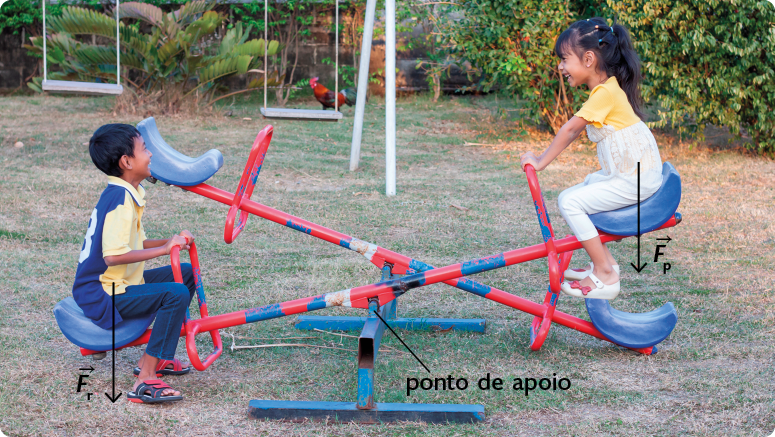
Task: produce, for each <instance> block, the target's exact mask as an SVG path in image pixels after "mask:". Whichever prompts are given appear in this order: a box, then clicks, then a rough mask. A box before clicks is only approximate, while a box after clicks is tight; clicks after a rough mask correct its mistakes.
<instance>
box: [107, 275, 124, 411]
mask: <svg viewBox="0 0 775 437" xmlns="http://www.w3.org/2000/svg"><path fill="white" fill-rule="evenodd" d="M111 355H112V356H113V395H109V394H107V393H105V396H106V397H107V398H108V399H110V402H112V403H114V404H115V403H116V401H117V400H118V398H120V397H121V395H122V393H119V394H118V396H116V283H115V282H114V283H113V350H112V353H111Z"/></svg>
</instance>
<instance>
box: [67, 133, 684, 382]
mask: <svg viewBox="0 0 775 437" xmlns="http://www.w3.org/2000/svg"><path fill="white" fill-rule="evenodd" d="M271 137H272V127H271V126H267V127H266V128H264V129H263V130H262V131H261V132H260V133H259V134H258V136H257V138H256V141H255V143H254V145H253V148H252V149H251V154H250V158H249V160H248V162H247V164H246V166H245V171H244V172H243V176H242V179H241V180H240V185H239V187H238V189H237V192H236V193H229V192H227V191H224V190H221V189H219V188H215V187H212V186H210V185H208V184H204V183H202V184H199V185H195V186H190V187H180V188H182V189H184V190H187V191H191V192H193V193H196V194H199V195H201V196H204V197H207V198H209V199H212V200H215V201H217V202H220V203H223V204H226V205H229V206H230V209H229V213H228V218H227V223H226V228H225V232H224V239H225V240H226V241H227V242H232V241H234V239H235V238H236V237H237V236H238V235H239V233H240V232H241V231H242V230H243V229H244V227H245V225H246V223H247V218H248V216H249V215H250V214H253V215H257V216H259V217H262V218H264V219H267V220H270V221H273V222H275V223H278V224H281V225H283V226H286V227H289V228H291V229H294V230H297V231H299V232H303V233H306V234H309V235H311V236H313V237H316V238H319V239H321V240H324V241H328V242H330V243H333V244H336V245H339V246H341V247H344V248H347V249H350V250H353V251H355V252H358V253H359V254H361V255H363V256H364V257H365V258H366V259H368V260H369V261H370V262H371V263H372V264H374V265H375V266H377V267H379V268H380V269H382V268H383V267H384V266H385V265H391V266H392V268H391V273H392V274H393V275H405V276H403V277H401V278H397V279H391V280H387V281H384V282H380V283H376V284H369V285H363V286H359V287H354V288H350V289H346V290H341V291H337V292H333V293H326V294H321V295H317V296H312V297H305V298H301V299H296V300H291V301H286V302H280V303H275V304H271V305H264V306H260V307H256V308H250V309H246V310H243V311H237V312H233V313H228V314H222V315H217V316H208V314H207V304H206V301H205V296H204V290H203V288H202V286H201V277H200V278H199V279H198V280H197V281H198V282H197V284H198V285H197V290H198V292H197V296H198V301H199V305H200V313H201V314H202V317H201V318H200V319H195V320H187V322H186V324H185V326H184V329H182V330H181V335H185V336H187V337H189V338H187V341H186V344H187V350H188V352H189V355H190V356H191V360H192V363H193V364H194V367H195V368H196V369H197V370H204V369H206V368H207V367H208V366H209V365H210V364H211V363H212V362H213V361H214V359H215V358H217V355H219V354H220V351H221V347H220V344H216V351H215V352H213V354H211V355H210V356H209V357H208V358H207V359H206V360H205V361H204V362H201V361H200V360H199V358H198V354H197V352H196V346H195V342H194V341H193V337H194V336H195V335H196V334H198V333H202V332H211V331H215V332H217V330H218V329H221V328H227V327H231V326H238V325H242V324H246V323H254V322H258V321H262V320H268V319H272V318H277V317H284V316H289V315H293V314H300V313H305V312H311V311H317V310H319V309H323V308H328V307H333V306H347V307H353V308H363V309H368V308H369V301H370V300H371V299H374V298H376V299H377V302H378V304H379V306H380V307H382V306H384V305H387V304H388V303H390V302H391V301H393V300H394V299H396V298H397V297H398V296H400V295H401V294H403V293H405V292H406V291H408V290H411V289H413V288H418V287H423V286H427V285H431V284H436V283H440V282H443V283H446V284H448V285H451V286H453V287H456V288H459V289H461V290H464V291H467V292H469V293H473V294H476V295H478V296H481V297H484V298H486V299H490V300H492V301H495V302H498V303H501V304H504V305H507V306H510V307H512V308H515V309H518V310H520V311H524V312H526V313H528V314H532V315H534V316H535V319H534V321H533V324H532V326H531V349H533V350H538V349H540V347H541V345H542V344H543V342H544V340H545V338H546V334H547V333H548V330H549V327H550V325H551V323H552V322H556V323H558V324H560V325H563V326H566V327H568V328H571V329H575V330H577V331H580V332H583V333H585V334H588V335H591V336H593V337H596V338H599V339H601V340H606V341H608V339H607V338H606V337H605V336H604V335H602V334H601V333H600V332H599V331H598V330H597V329H596V328H595V327H594V325H592V323H590V322H588V321H586V320H583V319H580V318H578V317H575V316H572V315H570V314H566V313H563V312H561V311H556V309H555V308H556V306H557V300H558V297H559V294H558V293H559V284H560V282H561V281H562V272H563V271H564V270H565V269H566V268H567V266H568V264H569V263H570V258H571V255H572V253H573V251H575V250H577V249H580V248H581V243H580V242H579V241H578V240H577V239H576V237H573V236H567V237H565V238H562V239H559V240H556V239H555V238H554V232H553V230H552V227H551V223H550V221H549V217H548V214H547V212H546V206H545V202H544V199H543V196H542V194H541V189H540V187H539V184H538V179H537V177H536V174H535V170H534V169H533V168H532V166H528V168H527V172H526V174H527V180H528V185H529V187H530V192H531V195H532V197H533V203H534V205H535V208H536V214H537V216H538V222H539V225H540V228H541V233H542V236H543V239H544V243H543V244H536V245H533V246H528V247H524V248H521V249H515V250H511V251H508V252H503V253H500V254H496V255H491V256H486V257H482V258H478V259H474V260H471V261H467V262H463V263H457V264H452V265H449V266H445V267H441V268H435V267H433V266H431V265H428V264H425V263H423V262H422V261H419V260H416V259H413V258H410V257H407V256H405V255H401V254H399V253H396V252H393V251H391V250H388V249H385V248H383V247H380V246H377V245H376V244H373V243H369V242H366V241H363V240H359V239H357V238H354V237H351V236H349V235H346V234H343V233H341V232H337V231H334V230H332V229H328V228H326V227H323V226H320V225H317V224H315V223H312V222H309V221H307V220H304V219H301V218H299V217H295V216H292V215H290V214H287V213H284V212H282V211H278V210H276V209H273V208H270V207H268V206H266V205H262V204H260V203H258V202H256V201H253V200H251V199H250V195H251V194H252V192H253V188H254V186H255V183H256V180H257V177H258V175H259V172H260V169H261V165H262V163H263V160H264V157H265V156H266V150H267V148H268V146H269V143H270V141H271ZM238 212H239V213H240V215H239V220H236V221H237V226H236V227H235V226H234V222H235V219H236V216H237V213H238ZM676 224H677V220H676V217H675V216H673V217H672V218H670V219H669V220H668V221H667V222H665V223H664V224H663V225H662V226H661V227H660V228H659V229H664V228H669V227H673V226H675V225H676ZM623 238H626V237H623V236H617V235H609V234H605V233H601V241H602V242H604V243H605V242H610V241H618V240H621V239H623ZM192 249H193V250H192V251H191V257H192V265H193V266H194V268H195V272H197V273H198V272H199V265H198V264H199V263H198V259H197V254H196V249H195V246H193V247H192ZM544 257H545V258H547V260H548V262H549V284H550V285H549V290H548V292H547V295H546V297H545V299H544V302H543V303H542V304H538V303H535V302H533V301H530V300H527V299H524V298H522V297H519V296H515V295H513V294H510V293H507V292H505V291H502V290H499V289H497V288H494V287H491V286H488V285H484V284H480V283H478V282H476V281H473V280H471V279H469V278H466V276H469V275H473V274H476V273H481V272H485V271H489V270H493V269H497V268H501V267H506V266H510V265H514V264H519V263H523V262H527V261H532V260H536V259H539V258H544ZM177 258H178V256H177V252H175V253H173V254H172V259H173V266H176V265H177V266H179V261H178V259H177ZM178 269H179V267H178ZM180 281H181V282H182V278H181V279H180ZM211 335H212V336H213V340H214V342H217V343H220V341H219V340H217V341H216V337H217V334H211ZM149 336H150V330H149V331H148V332H146V333H145V334H144V335H143V336H142V337H140V338H138V339H137V340H136V341H134V342H132V343H130V344H128V345H127V346H125V347H129V346H136V345H139V344H144V343H147V341H148V337H149ZM217 338H219V337H217ZM633 350H635V351H636V352H640V353H643V354H647V355H648V354H651V353H652V348H651V347H649V348H636V349H633ZM81 352H82V354H83V355H89V354H92V353H96V352H98V351H91V350H87V349H83V348H82V350H81Z"/></svg>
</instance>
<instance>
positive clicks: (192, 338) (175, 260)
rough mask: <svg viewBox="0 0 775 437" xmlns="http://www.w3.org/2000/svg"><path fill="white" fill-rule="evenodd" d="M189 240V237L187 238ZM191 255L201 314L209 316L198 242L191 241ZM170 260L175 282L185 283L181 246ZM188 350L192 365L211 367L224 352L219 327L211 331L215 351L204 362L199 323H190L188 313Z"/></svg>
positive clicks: (202, 368) (196, 367) (172, 253)
mask: <svg viewBox="0 0 775 437" xmlns="http://www.w3.org/2000/svg"><path fill="white" fill-rule="evenodd" d="M186 240H188V239H186ZM188 253H189V256H190V257H191V268H192V270H193V274H194V282H195V283H196V295H197V301H198V302H199V316H200V318H202V319H204V318H207V317H208V314H207V302H206V300H205V291H204V286H203V285H202V274H201V270H200V269H199V256H198V254H197V251H196V244H195V243H193V242H192V243H191V248H190V249H189V250H188ZM170 262H171V264H172V275H173V276H174V277H175V282H178V283H180V284H183V283H184V282H183V273H182V272H181V270H180V246H175V247H173V248H172V250H171V251H170ZM186 319H187V320H186V323H185V325H186V350H187V351H188V359H189V360H191V365H193V366H194V368H195V369H196V370H199V371H200V372H201V371H203V370H205V369H206V368H208V367H210V364H212V363H213V362H214V361H215V360H216V359H218V357H219V356H221V353H222V352H223V342H222V341H221V334H220V332H219V331H218V330H217V329H213V330H212V331H210V337H211V338H212V340H213V347H214V349H213V352H212V353H211V354H210V355H209V356H208V357H207V358H206V359H205V361H204V362H202V361H201V360H200V359H199V352H197V350H196V335H197V334H198V333H199V324H198V323H189V322H188V315H186Z"/></svg>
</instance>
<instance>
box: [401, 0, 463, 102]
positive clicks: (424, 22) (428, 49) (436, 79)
mask: <svg viewBox="0 0 775 437" xmlns="http://www.w3.org/2000/svg"><path fill="white" fill-rule="evenodd" d="M396 6H397V11H396V17H397V20H396V21H397V22H398V23H396V31H397V32H404V33H405V34H408V35H409V36H407V37H405V38H404V39H403V41H401V44H400V45H399V47H397V50H402V51H404V50H413V49H417V48H422V49H424V50H423V51H424V56H423V57H422V58H421V59H418V62H417V64H416V67H415V68H417V69H419V70H423V71H424V72H425V79H426V81H427V82H428V86H429V87H430V88H431V90H433V93H434V98H433V101H434V102H436V101H438V99H439V95H440V94H441V83H442V81H443V80H444V78H445V76H448V75H449V71H450V68H451V67H452V66H453V65H454V61H453V60H452V58H451V57H450V53H449V50H448V47H447V46H445V45H443V38H442V35H441V30H442V29H443V28H444V27H445V24H449V21H450V19H449V16H450V15H449V14H450V13H451V12H453V11H454V9H453V5H449V4H445V3H444V2H441V3H440V2H437V1H434V0H428V1H425V0H406V1H404V2H400V3H399V4H398V5H396ZM405 23H406V24H405ZM407 24H408V25H407ZM417 26H420V27H421V29H422V33H421V34H420V35H419V36H415V35H414V33H413V31H414V28H415V27H417ZM410 32H412V33H410Z"/></svg>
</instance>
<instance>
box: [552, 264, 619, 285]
mask: <svg viewBox="0 0 775 437" xmlns="http://www.w3.org/2000/svg"><path fill="white" fill-rule="evenodd" d="M612 267H613V268H614V271H615V272H616V274H617V275H618V274H619V264H614V265H613V266H612ZM594 268H595V265H594V264H593V263H589V270H587V269H568V270H566V271H565V272H564V273H563V276H564V277H565V279H570V280H571V281H580V280H582V279H584V278H586V277H587V276H589V274H590V273H592V269H594Z"/></svg>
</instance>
